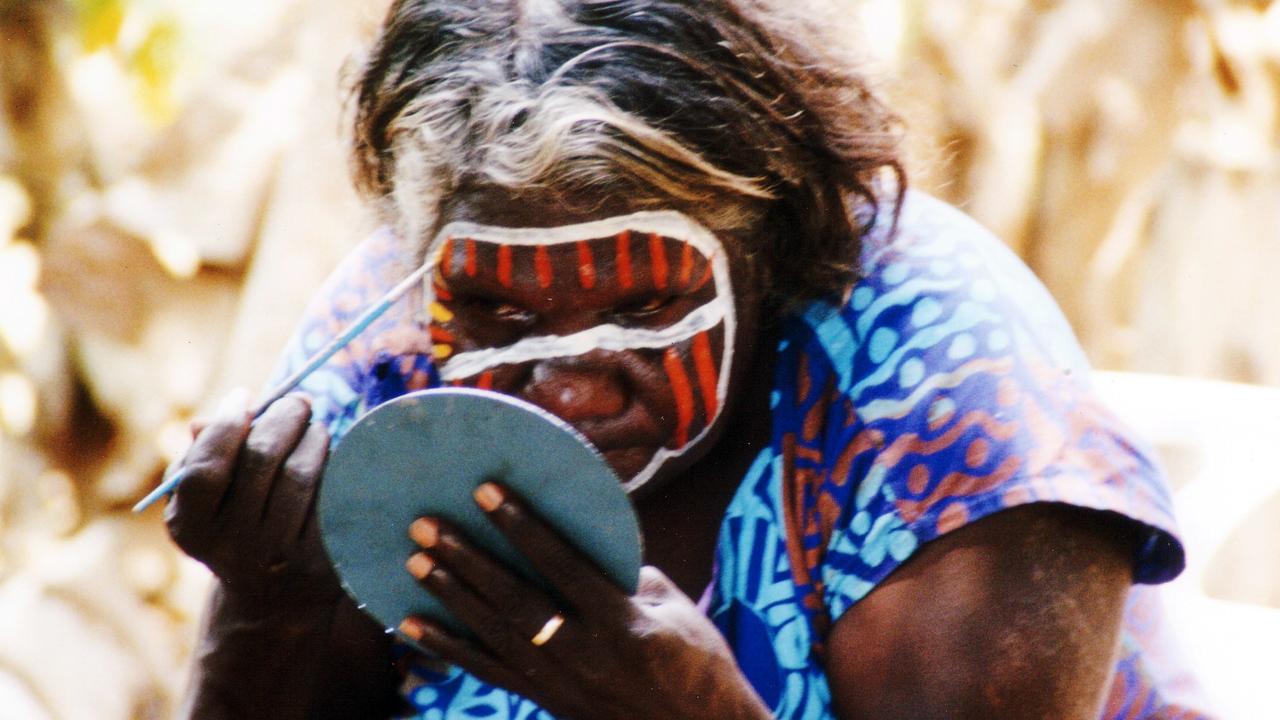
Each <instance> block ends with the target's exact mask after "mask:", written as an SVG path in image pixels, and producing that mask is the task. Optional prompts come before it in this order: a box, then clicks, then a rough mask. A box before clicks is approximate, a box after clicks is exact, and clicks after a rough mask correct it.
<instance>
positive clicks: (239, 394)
mask: <svg viewBox="0 0 1280 720" xmlns="http://www.w3.org/2000/svg"><path fill="white" fill-rule="evenodd" d="M247 412H249V390H248V389H247V388H243V387H238V388H236V389H234V390H232V391H231V392H229V393H227V395H226V397H224V398H222V402H221V403H220V404H219V405H218V415H220V416H222V417H228V416H231V415H243V414H245V413H247Z"/></svg>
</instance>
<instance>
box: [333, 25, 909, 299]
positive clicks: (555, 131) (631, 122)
mask: <svg viewBox="0 0 1280 720" xmlns="http://www.w3.org/2000/svg"><path fill="white" fill-rule="evenodd" d="M833 47H836V46H835V45H833V44H832V41H831V39H830V38H828V37H826V36H825V34H823V33H821V32H819V31H818V30H817V29H816V28H815V27H814V24H813V23H812V22H809V21H806V20H804V19H802V18H799V17H798V16H796V15H793V14H787V13H783V12H781V11H780V10H778V9H777V8H771V7H768V6H767V5H766V4H765V2H764V1H763V0H396V2H395V3H394V4H393V5H392V7H391V9H390V12H389V14H388V16H387V19H386V21H385V23H384V25H383V28H382V32H381V35H380V36H379V39H378V41H377V43H376V45H375V46H374V48H373V49H372V51H371V53H370V55H369V57H368V59H367V62H366V64H365V66H364V68H363V73H362V75H361V77H360V78H359V80H358V83H357V85H356V87H355V91H354V99H355V144H354V165H355V174H356V180H357V184H358V185H359V187H360V188H361V189H362V190H364V191H365V192H366V193H368V194H370V195H372V196H373V197H375V198H377V199H379V200H381V201H383V202H384V204H385V205H386V207H388V208H389V214H390V216H391V219H392V220H393V221H395V222H396V223H398V224H399V226H400V228H401V230H402V232H406V233H408V234H410V235H411V236H415V237H418V238H421V237H423V234H424V233H429V232H430V230H431V229H432V225H433V223H434V213H435V212H436V211H437V210H438V208H439V204H440V202H441V200H442V199H444V198H447V197H448V195H449V194H450V193H451V192H453V191H455V190H457V189H459V188H471V187H484V186H497V187H500V188H503V189H505V190H507V191H508V192H512V193H513V194H519V193H520V192H521V191H527V190H533V189H537V190H540V191H548V190H549V191H551V192H553V193H560V194H563V196H565V197H573V198H590V197H603V196H605V195H607V194H612V193H627V197H628V198H638V200H637V202H638V203H639V204H640V205H641V206H643V205H644V204H645V203H647V204H648V205H650V206H665V207H673V208H675V209H680V210H682V211H684V212H687V213H688V214H690V215H692V216H694V217H696V218H698V219H699V220H701V221H702V222H703V223H704V224H706V225H707V226H708V227H710V228H711V229H712V230H715V231H718V232H728V233H735V234H737V235H740V236H741V237H744V238H747V240H745V241H750V242H754V244H755V246H753V247H748V248H745V250H746V251H747V252H748V254H749V255H750V256H752V257H753V258H755V259H756V260H757V261H758V262H757V265H758V266H759V268H760V270H761V272H762V276H761V277H762V281H763V282H764V283H765V289H766V291H767V292H768V294H769V296H770V297H771V298H773V299H774V300H775V301H776V304H777V306H778V307H779V308H785V307H786V306H789V305H792V304H794V303H795V302H798V301H802V300H805V299H809V298H814V297H819V296H825V295H832V294H839V293H841V292H843V291H844V290H845V289H847V287H848V286H849V285H850V284H851V282H852V281H853V279H854V278H855V277H856V258H857V250H858V246H859V238H860V237H861V235H862V234H863V233H864V232H865V231H866V229H867V228H868V226H869V224H870V223H871V222H872V221H874V218H875V216H876V214H877V213H879V212H881V211H883V210H884V208H885V206H886V205H890V206H892V207H891V211H892V212H895V213H896V210H897V202H898V200H900V198H901V193H902V192H903V191H904V189H905V179H904V177H903V175H904V173H903V171H902V166H901V163H900V160H899V156H898V145H899V135H900V132H899V122H898V120H897V118H896V116H895V115H894V114H893V113H891V112H890V111H889V110H888V109H887V108H886V106H885V105H884V104H883V103H882V102H881V101H880V99H879V98H878V97H877V96H876V94H875V93H874V92H873V91H872V89H871V87H870V84H869V82H868V81H867V80H866V78H864V77H863V76H862V75H861V74H859V73H858V72H857V70H856V68H855V66H854V65H853V64H852V63H851V62H850V61H849V60H848V58H847V57H846V56H844V55H841V54H840V53H837V52H835V51H833ZM886 171H889V172H891V173H892V174H893V176H894V182H891V183H882V182H880V181H879V179H880V177H881V175H882V174H883V173H884V172H886ZM885 188H891V190H889V191H888V192H892V193H893V195H892V197H891V198H890V202H888V203H886V202H884V199H883V198H882V197H881V196H882V195H883V194H884V193H885V192H887V191H886V190H885ZM637 209H639V208H637ZM747 229H751V230H753V232H750V233H746V232H743V231H745V230H747ZM760 229H763V230H764V232H754V231H756V230H760Z"/></svg>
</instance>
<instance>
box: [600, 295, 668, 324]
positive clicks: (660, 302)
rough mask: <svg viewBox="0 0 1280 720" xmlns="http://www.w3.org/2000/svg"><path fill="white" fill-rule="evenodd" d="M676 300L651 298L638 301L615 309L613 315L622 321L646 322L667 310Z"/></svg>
mask: <svg viewBox="0 0 1280 720" xmlns="http://www.w3.org/2000/svg"><path fill="white" fill-rule="evenodd" d="M674 300H675V298H674V297H651V298H646V299H644V300H637V301H636V302H633V303H627V304H625V305H619V306H618V307H616V308H614V309H613V315H614V316H615V317H617V318H619V319H622V320H645V319H648V318H652V317H654V316H656V315H658V314H660V313H661V312H662V311H663V310H666V309H667V308H668V307H670V305H671V303H672V302H674Z"/></svg>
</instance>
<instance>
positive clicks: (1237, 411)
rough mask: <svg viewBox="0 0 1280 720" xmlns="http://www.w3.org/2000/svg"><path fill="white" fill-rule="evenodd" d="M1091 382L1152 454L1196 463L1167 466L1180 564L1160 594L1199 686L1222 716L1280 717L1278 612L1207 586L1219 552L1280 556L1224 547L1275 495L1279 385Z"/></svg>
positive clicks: (1107, 375)
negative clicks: (1183, 565) (1181, 547)
mask: <svg viewBox="0 0 1280 720" xmlns="http://www.w3.org/2000/svg"><path fill="white" fill-rule="evenodd" d="M1095 386H1096V388H1097V390H1098V392H1099V394H1100V395H1101V396H1102V398H1103V400H1104V401H1105V402H1107V403H1108V405H1109V406H1110V407H1111V408H1112V409H1113V410H1114V411H1115V412H1116V413H1117V414H1118V415H1119V416H1120V417H1121V418H1122V419H1124V420H1125V421H1126V422H1127V423H1128V424H1129V425H1130V426H1132V427H1133V428H1134V429H1135V430H1137V431H1138V432H1139V433H1140V434H1142V435H1143V436H1145V437H1146V439H1147V440H1149V441H1150V442H1151V443H1152V444H1154V445H1155V446H1156V448H1157V449H1158V450H1162V451H1164V452H1166V453H1168V454H1169V455H1171V459H1173V460H1177V459H1178V458H1192V459H1194V462H1191V463H1178V462H1172V463H1167V464H1168V465H1169V466H1170V467H1169V469H1170V474H1171V476H1172V481H1173V484H1174V487H1175V491H1174V510H1175V512H1176V514H1177V518H1178V523H1179V526H1180V528H1181V531H1182V538H1183V541H1184V543H1185V544H1186V547H1187V569H1186V572H1185V573H1183V574H1182V575H1181V576H1180V577H1179V578H1178V579H1177V580H1175V581H1174V582H1172V583H1170V584H1168V585H1166V586H1164V598H1165V603H1166V607H1167V610H1168V612H1169V616H1170V620H1171V621H1172V622H1173V623H1174V625H1175V627H1177V629H1178V635H1179V637H1180V639H1181V642H1182V645H1183V647H1184V649H1185V650H1186V653H1187V656H1188V658H1189V659H1190V660H1191V662H1192V663H1193V664H1194V666H1195V669H1196V670H1197V673H1198V676H1199V678H1200V680H1201V683H1202V685H1203V686H1204V690H1205V692H1206V693H1207V694H1208V695H1209V699H1210V700H1211V701H1212V702H1213V703H1214V705H1215V706H1216V708H1218V709H1219V710H1221V711H1222V717H1224V718H1238V719H1240V720H1253V719H1255V718H1258V719H1267V718H1280V693H1277V692H1276V687H1275V683H1276V681H1277V678H1278V677H1280V608H1277V607H1271V606H1268V605H1264V604H1253V603H1247V602H1239V601H1233V600H1227V599H1223V598H1221V597H1213V596H1211V595H1209V593H1208V592H1207V590H1206V587H1207V580H1208V576H1209V571H1210V569H1211V568H1212V565H1213V563H1214V562H1215V560H1218V561H1220V560H1221V559H1222V558H1223V553H1237V552H1239V553H1247V554H1248V555H1247V558H1246V559H1247V560H1248V561H1249V562H1252V563H1255V564H1256V565H1257V567H1259V568H1265V569H1266V570H1267V572H1268V573H1270V572H1271V570H1272V568H1274V567H1275V564H1276V563H1277V562H1280V542H1276V543H1275V544H1274V545H1273V546H1271V547H1240V546H1239V545H1240V543H1235V544H1231V543H1229V541H1230V540H1231V539H1232V536H1233V534H1234V533H1235V532H1236V531H1237V529H1238V528H1240V527H1241V525H1242V524H1243V523H1244V522H1245V520H1246V519H1248V518H1249V516H1250V514H1251V513H1252V512H1254V511H1255V510H1256V509H1257V508H1259V507H1260V506H1262V505H1263V504H1264V503H1267V502H1268V501H1272V500H1274V499H1275V498H1277V496H1280V453H1278V452H1277V450H1280V388H1266V387H1259V386H1250V385H1239V384H1233V383H1225V382H1217V381H1210V380H1196V379H1189V378H1175V377H1165V376H1159V375H1144V374H1138V373H1116V372H1099V373H1097V374H1096V375H1095ZM1188 465H1189V466H1190V467H1187V466H1188ZM1275 521H1276V522H1277V523H1278V524H1280V517H1277V518H1276V519H1275ZM1277 537H1280V533H1277ZM1219 594H1230V593H1219Z"/></svg>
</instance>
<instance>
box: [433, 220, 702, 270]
mask: <svg viewBox="0 0 1280 720" xmlns="http://www.w3.org/2000/svg"><path fill="white" fill-rule="evenodd" d="M633 235H635V236H640V237H646V236H647V237H656V238H666V239H669V240H673V241H675V242H677V243H682V244H686V245H689V246H691V247H692V248H693V249H695V250H697V251H698V252H699V253H700V254H701V255H702V256H703V257H705V258H706V259H708V260H715V259H716V258H721V259H723V258H724V256H725V248H724V245H723V244H722V242H721V241H720V238H719V237H717V236H716V235H715V234H714V233H712V232H711V231H710V230H707V229H706V228H705V227H703V226H702V225H701V224H699V223H698V222H697V221H696V220H694V219H693V218H690V217H689V216H687V215H684V214H683V213H680V212H678V211H675V210H659V211H642V212H637V213H630V214H626V215H618V216H614V217H607V218H601V219H597V220H590V221H587V222H580V223H572V224H568V225H558V226H554V227H510V226H504V225H487V224H482V223H476V222H471V221H454V222H450V223H448V224H447V225H445V226H444V227H443V228H441V229H440V232H438V233H437V234H436V236H435V238H434V239H433V240H432V241H431V243H430V245H429V246H428V247H427V253H426V260H427V262H429V263H432V264H437V265H438V264H439V260H440V258H441V255H442V254H444V253H445V249H446V248H448V247H452V246H453V245H454V244H455V243H457V242H480V243H492V244H495V245H503V246H532V247H546V248H554V247H557V246H563V245H567V244H570V243H575V244H576V243H582V242H584V241H586V242H592V243H595V242H605V241H614V240H616V239H617V238H627V237H630V236H633Z"/></svg>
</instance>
